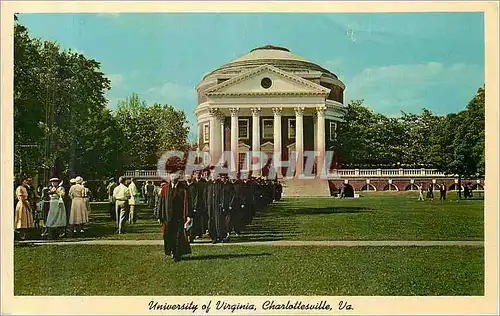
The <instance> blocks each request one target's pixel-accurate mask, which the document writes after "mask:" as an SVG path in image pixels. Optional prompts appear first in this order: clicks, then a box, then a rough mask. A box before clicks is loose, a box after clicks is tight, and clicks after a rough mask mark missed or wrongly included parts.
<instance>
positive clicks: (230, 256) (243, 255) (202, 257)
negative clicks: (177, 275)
mask: <svg viewBox="0 0 500 316" xmlns="http://www.w3.org/2000/svg"><path fill="white" fill-rule="evenodd" d="M264 256H272V254H271V253H267V252H260V253H240V254H211V255H198V256H196V255H195V256H192V255H190V256H186V257H183V258H182V261H195V260H196V261H197V260H219V259H222V260H229V259H236V258H249V257H264Z"/></svg>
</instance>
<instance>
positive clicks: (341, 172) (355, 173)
mask: <svg viewBox="0 0 500 316" xmlns="http://www.w3.org/2000/svg"><path fill="white" fill-rule="evenodd" d="M329 174H330V175H332V176H336V177H340V178H370V177H391V178H392V177H394V178H415V177H437V178H439V177H453V176H449V175H446V174H444V173H443V172H441V171H437V170H435V169H424V168H422V169H336V170H332V171H331V172H329ZM123 175H124V176H125V177H134V178H138V179H146V178H159V175H158V171H157V170H127V171H125V172H124V173H123Z"/></svg>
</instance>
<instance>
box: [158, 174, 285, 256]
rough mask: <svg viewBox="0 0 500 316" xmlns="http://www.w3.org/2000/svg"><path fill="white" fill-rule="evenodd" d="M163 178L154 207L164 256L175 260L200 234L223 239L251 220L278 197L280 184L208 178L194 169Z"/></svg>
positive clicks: (222, 177) (267, 181)
mask: <svg viewBox="0 0 500 316" xmlns="http://www.w3.org/2000/svg"><path fill="white" fill-rule="evenodd" d="M170 177H171V178H170V181H169V182H167V181H165V180H164V181H163V182H162V184H161V189H160V192H159V194H158V197H157V200H156V206H155V212H154V214H155V217H156V218H157V219H158V222H159V223H160V224H161V230H162V235H163V240H164V250H165V255H167V256H171V258H172V259H174V261H179V260H180V258H181V256H182V255H184V254H188V253H190V252H191V249H190V246H189V244H190V243H191V242H193V241H194V240H195V239H198V238H202V237H204V236H208V237H210V239H211V241H212V243H219V242H222V243H224V242H227V241H228V240H229V237H230V235H231V234H234V235H235V236H237V235H238V234H240V233H241V232H242V231H243V230H244V229H245V227H246V226H247V225H248V224H250V223H251V222H252V219H253V217H254V216H255V214H256V212H258V211H260V210H262V209H264V208H265V207H266V206H267V205H268V204H269V203H271V202H272V201H273V200H280V199H281V192H282V188H281V184H279V183H278V182H276V181H270V180H266V179H264V178H250V179H231V180H230V179H229V177H228V176H227V175H219V176H217V177H215V176H213V175H212V177H211V178H209V172H206V171H205V172H201V171H200V172H195V173H194V177H192V176H191V175H186V176H185V177H184V180H185V181H180V179H179V176H178V175H177V173H171V174H170Z"/></svg>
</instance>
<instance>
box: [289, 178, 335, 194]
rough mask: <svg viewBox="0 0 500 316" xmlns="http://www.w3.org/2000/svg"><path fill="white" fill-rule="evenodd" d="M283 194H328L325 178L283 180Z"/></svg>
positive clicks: (328, 189)
mask: <svg viewBox="0 0 500 316" xmlns="http://www.w3.org/2000/svg"><path fill="white" fill-rule="evenodd" d="M283 196H284V197H287V196H330V188H329V186H328V180H326V179H289V180H284V181H283Z"/></svg>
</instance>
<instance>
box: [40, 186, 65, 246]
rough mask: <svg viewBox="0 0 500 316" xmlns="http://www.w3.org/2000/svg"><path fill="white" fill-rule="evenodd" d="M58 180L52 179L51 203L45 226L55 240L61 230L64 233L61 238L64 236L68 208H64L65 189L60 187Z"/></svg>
mask: <svg viewBox="0 0 500 316" xmlns="http://www.w3.org/2000/svg"><path fill="white" fill-rule="evenodd" d="M59 181H60V180H59V179H58V178H52V179H50V185H51V186H50V189H49V192H48V195H49V198H50V202H49V214H48V215H47V220H46V221H45V226H46V227H47V228H48V229H49V235H50V236H51V238H53V236H54V234H55V233H57V232H58V231H60V230H61V228H62V230H63V231H62V233H60V234H59V237H63V236H64V228H65V227H66V207H65V206H64V200H63V197H64V195H65V193H66V192H65V191H64V188H63V187H62V186H58V183H59Z"/></svg>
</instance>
